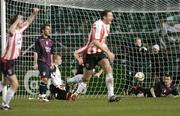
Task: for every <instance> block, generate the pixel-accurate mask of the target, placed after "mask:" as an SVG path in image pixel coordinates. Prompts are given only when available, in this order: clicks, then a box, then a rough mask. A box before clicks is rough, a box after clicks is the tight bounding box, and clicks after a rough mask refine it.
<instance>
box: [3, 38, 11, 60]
mask: <svg viewBox="0 0 180 116" xmlns="http://www.w3.org/2000/svg"><path fill="white" fill-rule="evenodd" d="M6 42H7V47H6V50H5V51H6V52H5V53H4V55H3V56H2V59H4V58H5V56H6V55H7V53H8V49H9V38H8V39H7V41H6Z"/></svg>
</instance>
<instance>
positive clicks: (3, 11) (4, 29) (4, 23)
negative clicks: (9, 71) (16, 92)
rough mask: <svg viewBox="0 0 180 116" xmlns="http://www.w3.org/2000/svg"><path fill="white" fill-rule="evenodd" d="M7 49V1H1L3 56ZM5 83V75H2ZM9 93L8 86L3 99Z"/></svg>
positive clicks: (5, 88) (4, 90) (4, 89)
mask: <svg viewBox="0 0 180 116" xmlns="http://www.w3.org/2000/svg"><path fill="white" fill-rule="evenodd" d="M5 47H6V3H5V0H1V54H2V53H3V50H4V49H5ZM1 77H2V81H3V75H1ZM6 93H7V86H5V87H4V88H3V93H2V95H3V98H4V97H5V95H6Z"/></svg>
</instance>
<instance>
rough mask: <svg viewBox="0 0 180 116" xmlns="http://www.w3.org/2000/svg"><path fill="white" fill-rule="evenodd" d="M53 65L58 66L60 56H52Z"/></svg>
mask: <svg viewBox="0 0 180 116" xmlns="http://www.w3.org/2000/svg"><path fill="white" fill-rule="evenodd" d="M53 63H54V64H56V65H60V64H61V63H62V60H61V56H60V55H57V54H56V55H53Z"/></svg>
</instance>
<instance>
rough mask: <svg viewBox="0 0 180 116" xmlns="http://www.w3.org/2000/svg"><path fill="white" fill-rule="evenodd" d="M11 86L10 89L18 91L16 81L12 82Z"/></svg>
mask: <svg viewBox="0 0 180 116" xmlns="http://www.w3.org/2000/svg"><path fill="white" fill-rule="evenodd" d="M11 85H12V89H13V90H14V91H16V90H17V89H18V86H19V83H18V81H12V84H11Z"/></svg>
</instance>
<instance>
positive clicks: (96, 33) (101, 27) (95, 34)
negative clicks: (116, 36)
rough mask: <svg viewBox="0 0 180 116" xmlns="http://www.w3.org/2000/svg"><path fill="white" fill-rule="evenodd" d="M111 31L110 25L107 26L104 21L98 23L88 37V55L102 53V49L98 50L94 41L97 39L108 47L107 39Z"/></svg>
mask: <svg viewBox="0 0 180 116" xmlns="http://www.w3.org/2000/svg"><path fill="white" fill-rule="evenodd" d="M109 31H110V25H109V24H105V23H104V22H103V21H102V20H98V21H96V22H95V23H94V24H93V26H92V29H91V32H90V34H89V37H88V42H87V44H86V52H87V54H95V53H98V52H102V50H101V49H99V48H97V47H96V46H95V45H94V44H93V41H94V40H95V39H97V40H99V41H100V42H101V43H102V45H103V46H104V47H107V41H106V37H107V36H108V34H109Z"/></svg>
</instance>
